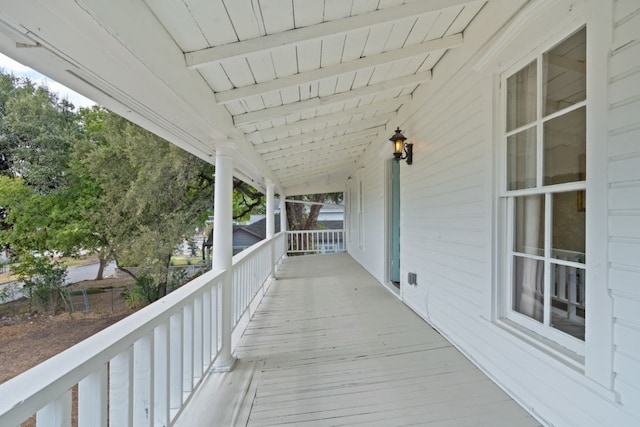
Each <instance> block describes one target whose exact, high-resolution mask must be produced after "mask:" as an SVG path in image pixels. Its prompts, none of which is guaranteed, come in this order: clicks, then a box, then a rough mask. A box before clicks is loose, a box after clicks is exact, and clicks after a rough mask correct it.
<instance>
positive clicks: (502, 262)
mask: <svg viewBox="0 0 640 427" xmlns="http://www.w3.org/2000/svg"><path fill="white" fill-rule="evenodd" d="M583 27H589V29H588V30H587V70H588V72H587V83H586V84H587V94H588V95H587V99H586V100H583V101H580V102H577V103H575V104H573V105H571V106H569V107H566V108H564V109H562V110H560V111H556V112H553V113H551V114H548V115H546V116H545V115H544V114H543V111H542V106H543V93H542V92H543V91H542V83H543V82H542V75H543V74H542V67H543V63H542V61H543V55H544V53H546V52H548V51H549V50H551V49H553V48H554V47H555V46H557V45H558V44H560V43H562V42H563V41H564V40H566V39H567V38H569V37H571V36H572V35H573V34H575V33H576V32H577V31H579V30H580V29H581V28H583ZM590 40H592V37H590V26H589V25H588V23H587V22H586V20H584V19H582V20H578V21H577V22H575V23H574V25H571V26H567V27H565V28H563V30H562V31H558V32H555V33H554V34H553V36H552V37H549V38H547V39H545V40H544V42H541V43H540V44H539V45H538V46H537V47H536V48H535V49H534V50H532V51H531V52H529V54H527V55H525V56H523V57H520V58H519V59H518V60H517V61H514V62H513V63H512V64H511V65H509V66H508V67H504V68H501V69H500V70H499V72H498V73H497V76H496V83H497V97H496V100H497V102H498V108H497V109H496V110H497V112H496V120H495V122H496V127H495V130H496V135H495V136H496V139H495V140H496V141H498V145H499V146H498V149H497V152H498V157H497V161H498V164H499V165H498V168H497V171H498V176H497V179H496V182H495V184H496V186H497V189H496V206H497V217H498V221H497V225H498V230H497V231H498V233H497V235H498V236H499V244H498V252H497V254H498V257H497V263H496V264H497V272H498V274H497V279H498V280H497V298H496V301H497V310H496V316H495V319H496V321H499V322H501V323H503V326H506V327H507V328H514V326H516V325H517V329H518V330H519V332H518V335H520V336H522V334H523V333H524V334H528V335H529V336H530V338H532V339H534V340H536V341H537V342H540V343H541V344H542V345H544V346H547V347H549V348H555V349H556V350H557V349H561V348H565V349H568V350H569V351H570V354H573V356H570V357H569V358H570V359H572V360H574V361H582V363H584V361H585V359H586V357H585V356H586V354H587V339H588V333H587V332H586V329H588V325H589V323H586V325H585V340H584V341H582V340H580V339H578V338H575V337H573V336H571V335H569V334H566V333H564V332H562V331H560V330H556V329H554V328H553V327H551V326H546V325H545V324H544V322H543V323H540V322H538V321H536V320H535V319H532V318H529V317H528V316H526V315H524V314H521V313H518V312H517V311H515V310H513V309H512V298H513V286H512V285H513V282H512V277H513V257H514V255H516V254H517V253H516V252H515V251H514V250H513V248H512V245H511V244H510V242H512V241H513V237H514V236H513V232H514V221H513V216H512V215H510V213H511V212H512V209H513V208H514V207H513V206H511V204H513V202H514V200H515V199H514V198H515V197H519V196H526V195H542V196H543V197H544V198H545V216H547V214H548V211H549V209H550V208H549V207H547V206H546V205H547V204H548V201H549V198H550V197H552V195H553V193H556V192H565V191H577V190H586V191H587V192H588V193H590V194H591V192H590V191H589V182H590V181H589V177H590V173H588V174H587V180H585V181H576V182H570V183H561V184H554V185H547V186H545V185H543V182H542V180H543V170H542V168H543V167H544V166H543V156H544V147H543V145H542V144H543V137H544V136H543V134H542V132H536V147H537V148H536V156H537V157H536V161H537V163H536V187H535V188H525V189H518V190H508V189H507V188H508V186H507V180H508V177H507V162H508V160H507V138H508V137H509V136H511V135H515V134H517V133H519V132H521V131H523V130H525V129H528V128H532V127H534V128H538V126H540V127H543V126H544V124H545V123H547V122H548V121H550V120H553V119H554V118H557V117H560V116H563V115H565V114H568V113H570V112H572V111H576V110H578V109H580V108H586V111H587V117H589V116H591V114H589V110H590V108H591V107H590V105H592V104H593V103H594V102H593V100H592V99H593V95H592V92H591V91H590V88H589V81H590V80H589V77H590V73H591V64H592V62H593V59H592V58H591V57H590V54H591V51H590V49H589V41H590ZM533 61H536V72H537V73H536V75H537V77H536V88H537V90H536V119H535V121H534V122H533V123H527V124H525V125H522V126H519V127H517V128H515V129H511V130H508V131H507V126H506V125H507V122H506V121H507V117H506V112H507V90H506V82H507V79H508V78H509V77H511V76H513V75H515V74H516V73H517V72H518V71H520V70H522V69H523V68H525V67H526V66H527V65H528V64H530V63H531V62H533ZM587 128H588V125H587ZM585 131H587V129H585ZM586 139H587V141H586V152H587V159H589V157H590V155H591V154H590V145H593V143H590V135H589V134H588V132H587V136H586ZM588 164H589V162H588ZM587 168H588V165H587ZM591 198H592V197H591V196H590V197H587V201H589V200H591ZM587 209H589V207H587ZM588 217H589V215H587V218H588ZM548 223H549V222H548V218H545V224H548ZM585 227H587V230H589V227H592V225H590V223H589V221H587V222H586V224H585ZM550 233H551V230H550V229H549V227H545V245H549V244H550ZM589 235H590V233H589V232H587V233H586V236H585V246H586V248H589V246H590V245H591V243H590V240H591V239H590V238H589ZM545 253H547V254H548V253H549V252H547V251H546V250H545ZM585 253H588V250H587V249H585ZM528 257H530V258H534V259H540V260H546V257H545V256H541V257H539V256H528ZM587 259H589V258H587ZM591 264H593V263H589V264H587V263H585V264H584V266H583V268H584V269H585V277H586V278H587V279H586V285H585V289H586V295H589V294H590V292H591V288H592V286H589V282H590V276H589V270H590V266H591ZM548 282H549V280H548V273H546V272H545V281H544V283H545V285H544V292H545V306H547V299H549V298H550V283H548ZM552 308H553V307H550V309H551V310H552ZM588 311H589V312H588V314H587V319H589V317H590V316H591V307H590V308H589V309H588ZM547 315H550V313H547V312H545V317H546V316H547ZM557 354H563V357H564V356H566V355H565V354H564V352H560V353H557Z"/></svg>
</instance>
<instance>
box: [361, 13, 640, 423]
mask: <svg viewBox="0 0 640 427" xmlns="http://www.w3.org/2000/svg"><path fill="white" fill-rule="evenodd" d="M597 1H600V0H585V1H584V2H578V3H579V4H577V6H579V7H578V8H577V9H579V8H580V7H584V8H586V9H587V10H588V8H589V7H590V4H593V3H594V2H597ZM538 3H545V2H534V5H535V4H538ZM569 3H571V4H569ZM545 4H546V5H547V6H545V7H547V9H546V12H545V13H548V14H552V15H554V19H555V20H556V21H555V22H565V23H566V22H573V23H574V24H572V25H577V24H575V21H576V19H575V18H573V17H572V16H569V15H570V14H571V13H573V12H572V11H575V10H577V9H576V8H574V7H573V6H574V5H576V3H575V2H568V1H564V0H563V1H559V2H546V3H545ZM611 4H613V5H614V6H615V12H614V16H615V25H614V33H615V34H614V36H613V37H614V46H613V47H612V49H611V51H612V54H611V57H610V67H609V68H610V73H609V77H610V82H609V103H610V115H609V116H608V117H602V120H607V121H608V129H609V133H608V137H607V138H608V140H607V141H604V140H603V141H601V142H600V143H601V144H606V145H607V152H608V155H609V173H608V180H609V181H608V185H609V187H608V190H607V191H608V195H609V200H608V204H609V224H608V230H609V235H608V236H605V234H606V233H602V234H603V236H605V237H608V242H609V243H608V244H609V246H608V261H609V262H610V269H609V277H608V283H609V289H610V291H611V295H612V296H613V298H614V302H613V317H614V323H613V333H614V343H615V354H614V358H613V366H612V369H613V372H612V374H613V375H612V376H611V377H612V378H613V384H612V385H610V386H602V385H601V384H602V383H598V382H597V381H594V380H593V379H591V378H589V377H588V376H587V375H585V372H584V371H585V369H584V366H582V365H581V361H580V360H579V358H573V359H571V358H569V357H566V356H564V355H563V353H562V350H558V349H557V348H556V349H554V348H553V347H548V346H546V344H545V343H543V342H541V341H538V340H537V339H536V338H535V337H533V336H532V335H531V334H529V335H526V334H521V333H520V332H519V331H518V330H517V328H514V327H511V326H510V325H509V324H508V323H507V322H505V321H504V320H502V319H501V318H500V317H501V315H500V312H499V310H498V308H497V306H494V305H493V301H494V300H496V299H497V297H496V292H497V285H496V282H497V281H498V280H499V277H493V274H492V272H493V271H494V269H496V268H497V267H496V266H497V262H498V259H500V256H501V254H499V253H497V252H496V246H494V245H495V242H496V241H497V239H498V236H499V233H498V230H497V229H494V221H495V215H497V214H496V212H493V211H492V210H491V209H492V207H493V206H494V204H493V203H494V201H495V198H496V197H497V196H496V193H495V191H496V189H495V183H494V180H495V179H496V175H495V174H496V173H497V172H495V168H496V167H498V165H495V164H494V161H495V158H494V157H493V156H494V153H495V150H496V146H497V145H496V144H499V143H500V142H499V140H500V135H498V136H491V135H492V132H493V126H494V120H495V117H492V114H493V108H494V107H495V102H496V101H495V99H494V98H493V96H494V93H493V92H494V91H495V90H496V87H495V85H494V82H495V80H494V79H495V78H496V74H494V73H496V64H497V61H498V60H497V59H495V58H497V57H498V54H496V56H495V57H494V59H495V62H494V63H493V65H491V66H490V67H488V68H491V67H493V68H491V70H489V69H485V70H483V71H481V72H476V71H472V70H471V66H473V64H472V63H471V62H473V61H471V62H466V63H465V65H462V62H458V63H456V59H455V56H454V55H451V56H449V55H447V56H445V58H443V60H442V61H441V63H440V64H439V65H438V67H439V68H436V71H437V72H439V73H440V76H444V75H447V78H444V77H441V78H440V79H438V78H437V77H438V73H437V72H436V73H435V74H434V80H433V81H432V82H431V83H430V85H429V88H428V89H426V90H418V91H417V92H416V93H414V96H417V97H420V98H418V99H417V101H418V102H417V104H419V105H416V106H415V108H414V110H412V111H411V112H409V113H407V114H406V115H405V117H406V120H405V121H403V122H401V123H398V125H399V126H400V127H401V128H402V129H403V131H404V134H405V136H407V137H408V138H412V139H413V142H414V143H415V145H414V162H413V165H411V166H409V165H407V164H406V163H404V162H402V163H401V185H402V190H401V191H402V195H401V282H402V284H401V296H402V299H403V301H405V303H406V304H407V305H408V306H410V307H411V308H412V309H413V310H414V311H416V312H417V313H418V314H419V315H421V316H422V317H423V318H424V319H426V320H427V321H429V322H430V323H431V324H432V325H434V326H435V327H436V328H437V329H438V330H439V331H440V332H441V333H443V334H444V335H445V336H446V337H447V338H448V339H450V340H451V341H452V342H453V343H454V344H455V345H456V346H458V348H460V349H461V350H462V351H463V352H464V353H465V354H467V355H468V357H469V358H470V359H471V360H472V361H474V362H475V363H476V364H477V365H478V366H480V367H481V368H482V369H483V370H484V371H485V372H487V373H488V374H489V375H490V376H491V377H492V378H493V379H495V381H496V382H497V383H498V384H500V385H501V386H502V387H503V388H504V389H505V390H506V391H508V392H509V393H510V394H511V395H512V396H514V397H515V398H516V400H518V401H519V402H520V403H521V404H522V405H523V406H525V407H526V408H527V409H529V410H530V411H531V412H532V413H534V414H535V415H536V416H538V417H539V418H540V419H541V420H543V421H544V422H545V423H548V424H549V425H557V426H581V427H582V426H602V425H616V426H617V425H620V426H630V425H640V354H639V352H640V351H639V346H640V344H639V343H640V315H639V314H638V313H640V285H639V283H640V143H639V142H638V141H640V114H638V112H639V111H640V80H639V78H640V3H638V1H637V0H625V1H617V2H615V3H614V2H612V3H611ZM493 6H494V4H492V3H491V2H489V3H488V5H487V6H486V7H487V8H491V7H493ZM582 10H585V9H582ZM493 13H494V16H495V14H497V13H498V11H493ZM562 14H566V15H567V16H568V17H567V18H563V17H562V16H560V15H562ZM556 18H557V19H556ZM537 19H538V21H536V23H535V24H531V27H530V28H533V27H536V28H537V29H536V30H535V31H537V32H538V33H541V34H543V35H542V36H541V38H540V43H542V42H545V41H546V40H547V37H549V32H548V31H546V30H545V31H543V30H542V29H540V28H539V27H540V23H544V22H546V20H545V19H541V18H539V17H538V18H537ZM563 19H565V21H563ZM577 21H579V19H578V20H577ZM521 23H522V22H521ZM522 25H526V24H525V23H522ZM472 27H473V24H472ZM472 27H470V28H469V29H468V31H466V32H465V43H474V42H476V41H477V40H479V37H480V36H479V35H477V34H476V33H475V31H480V30H478V29H477V28H472ZM610 29H611V28H609V30H610ZM556 30H558V29H557V28H556ZM601 30H602V29H601ZM558 31H559V30H558ZM565 31H569V30H568V29H567V30H565ZM561 32H562V31H559V33H561ZM523 34H525V33H516V36H515V37H519V41H516V42H513V41H512V42H510V43H511V44H508V45H506V46H504V47H503V49H504V52H507V53H508V54H509V55H511V56H512V58H511V60H513V61H515V60H519V59H521V56H522V55H523V52H524V51H527V50H526V49H525V47H528V46H530V45H531V43H532V40H531V38H530V37H529V38H527V36H526V35H523ZM518 55H520V56H518ZM503 65H504V64H501V65H500V66H497V68H500V67H501V66H503ZM420 101H422V102H420ZM394 126H395V125H394ZM370 151H372V150H370ZM376 154H377V153H376ZM363 165H364V166H365V168H364V169H362V170H361V172H360V173H361V176H362V177H363V178H364V180H365V183H366V185H365V188H366V194H365V195H366V197H367V198H368V203H367V204H366V207H367V210H368V211H367V212H366V213H365V217H366V216H369V215H375V220H372V218H367V219H365V221H366V228H365V233H366V237H365V240H366V242H365V248H364V250H363V251H358V250H354V251H353V252H352V255H353V256H354V258H356V259H357V260H358V261H359V262H361V263H362V264H363V266H364V267H365V268H366V269H368V270H369V271H370V272H371V273H372V274H374V276H376V277H377V278H380V274H381V267H380V266H381V264H383V263H382V262H381V261H383V260H385V259H386V251H384V250H383V249H382V248H376V247H372V245H378V243H383V242H384V238H383V236H384V230H385V229H384V227H385V225H384V220H385V212H386V211H385V209H386V208H385V202H384V200H383V199H384V197H383V195H384V194H385V183H384V181H383V179H381V176H382V175H383V172H382V171H384V167H383V166H382V165H383V163H382V162H381V160H380V158H379V156H373V155H370V156H369V157H367V158H366V159H365V161H364V162H363ZM602 168H603V169H604V166H602ZM354 189H355V187H354ZM371 209H377V210H378V212H377V213H374V212H371ZM354 211H355V205H354ZM354 214H355V212H354ZM371 221H372V222H371ZM495 225H496V227H498V228H499V227H502V226H503V225H502V224H495ZM371 226H373V227H374V228H371ZM376 227H378V228H376ZM372 238H373V239H374V241H373V242H372V241H370V239H372ZM381 239H382V240H381ZM592 262H597V261H592ZM383 270H384V269H382V271H383ZM408 272H413V273H416V274H417V283H418V284H417V286H411V285H408V284H407V280H406V278H407V273H408ZM496 276H499V273H498V272H496ZM380 281H381V282H382V281H383V280H380ZM488 313H492V314H491V315H489V314H488ZM492 316H494V317H492ZM609 354H610V353H609ZM587 357H588V354H587ZM606 370H607V372H611V370H610V369H609V368H606Z"/></svg>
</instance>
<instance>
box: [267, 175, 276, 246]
mask: <svg viewBox="0 0 640 427" xmlns="http://www.w3.org/2000/svg"><path fill="white" fill-rule="evenodd" d="M274 212H275V198H274V185H273V182H271V181H267V239H272V238H273V236H274V234H275V217H274Z"/></svg>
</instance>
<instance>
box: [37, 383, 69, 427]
mask: <svg viewBox="0 0 640 427" xmlns="http://www.w3.org/2000/svg"><path fill="white" fill-rule="evenodd" d="M36 425H37V426H38V427H68V426H71V390H67V391H66V392H65V393H64V394H63V395H62V396H60V397H59V398H57V399H56V400H54V401H52V402H51V403H49V404H48V405H47V406H45V407H44V408H42V409H40V410H39V411H38V412H37V413H36Z"/></svg>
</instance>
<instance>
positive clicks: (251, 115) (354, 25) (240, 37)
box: [145, 0, 485, 189]
mask: <svg viewBox="0 0 640 427" xmlns="http://www.w3.org/2000/svg"><path fill="white" fill-rule="evenodd" d="M145 2H146V4H147V6H148V7H149V8H150V10H151V11H152V13H153V14H154V15H155V17H156V18H157V19H158V21H159V22H160V23H161V25H162V26H163V27H164V28H165V30H166V31H167V32H168V33H169V35H170V36H171V37H172V39H173V40H174V41H175V43H176V44H177V45H178V47H179V49H181V50H182V52H183V53H184V57H185V66H186V67H188V68H189V69H191V70H192V72H194V73H199V74H200V75H201V76H202V78H203V79H204V80H205V81H206V83H207V84H208V85H209V87H210V88H211V90H212V91H213V92H214V93H215V100H216V102H217V103H218V104H219V105H222V106H224V107H225V108H226V110H227V111H228V112H229V114H230V115H231V116H232V118H233V125H234V126H235V127H236V128H237V129H239V130H241V131H242V133H243V134H244V136H245V138H246V140H247V141H248V142H250V143H251V144H252V146H253V147H254V149H255V151H256V152H257V153H258V154H259V156H260V157H262V159H263V160H264V162H266V164H267V165H268V167H269V168H270V169H271V171H272V172H273V176H275V178H276V180H277V181H278V182H277V184H278V186H279V187H280V188H283V189H286V188H288V187H292V186H296V185H299V184H300V183H304V182H310V181H313V180H320V179H324V178H326V177H329V176H332V175H336V176H341V177H343V179H344V178H346V177H347V176H348V175H349V173H350V172H351V171H352V170H353V169H354V167H355V166H356V164H357V162H358V160H359V159H360V158H361V157H362V156H363V153H364V152H365V150H366V149H367V148H368V147H370V146H372V144H375V145H376V146H378V147H379V146H380V144H378V143H379V142H383V141H386V140H387V139H388V138H389V136H390V135H391V133H392V130H393V128H395V126H396V125H398V124H399V123H398V112H399V110H400V109H402V108H403V106H404V108H408V104H409V103H411V102H412V93H413V92H414V91H415V90H416V88H417V87H418V85H420V84H425V83H427V82H428V81H429V80H430V79H431V76H432V70H433V69H434V67H436V66H437V64H438V61H439V60H440V59H441V58H442V57H443V55H445V54H446V53H447V51H448V50H449V49H452V48H455V47H457V46H460V45H461V44H462V43H463V32H464V30H465V28H466V27H467V25H468V24H469V23H470V22H471V20H472V19H473V18H474V17H475V16H476V15H477V14H478V12H479V11H480V10H481V8H482V7H483V5H484V3H485V1H457V0H417V1H406V0H171V1H167V0H145ZM389 152H391V147H390V144H389ZM389 157H391V156H389Z"/></svg>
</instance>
